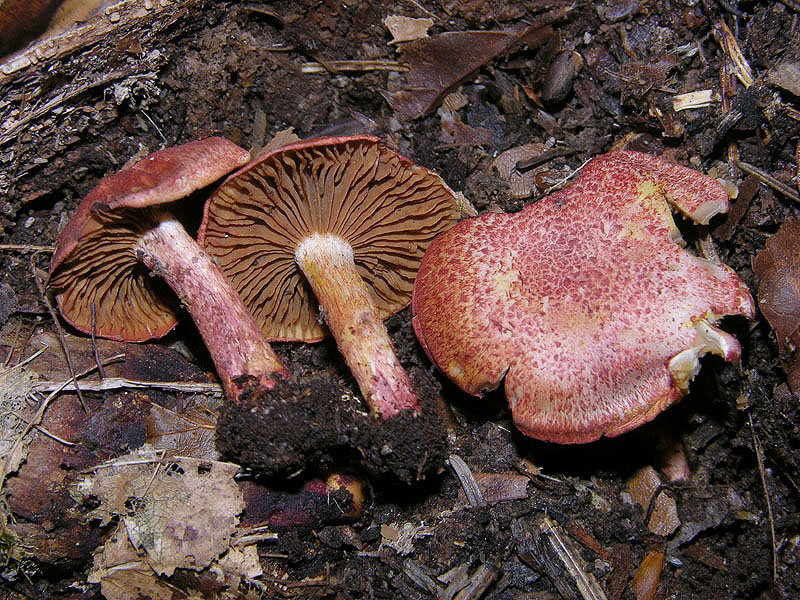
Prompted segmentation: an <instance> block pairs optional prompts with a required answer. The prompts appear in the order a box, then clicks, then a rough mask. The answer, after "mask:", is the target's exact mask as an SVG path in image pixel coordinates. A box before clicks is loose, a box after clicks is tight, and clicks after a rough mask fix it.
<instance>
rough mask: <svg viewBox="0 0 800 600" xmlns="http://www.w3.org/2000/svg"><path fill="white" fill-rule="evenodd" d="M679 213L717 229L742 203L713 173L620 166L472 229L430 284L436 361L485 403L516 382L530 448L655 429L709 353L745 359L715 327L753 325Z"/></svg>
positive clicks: (439, 248) (423, 295)
mask: <svg viewBox="0 0 800 600" xmlns="http://www.w3.org/2000/svg"><path fill="white" fill-rule="evenodd" d="M670 204H671V205H673V206H675V207H676V208H678V209H679V210H680V211H681V212H683V213H685V214H686V215H688V216H689V217H691V218H697V216H698V215H700V217H699V218H701V219H703V220H705V221H707V220H708V219H709V218H710V217H711V216H712V215H713V214H715V213H716V212H719V211H721V210H725V209H726V207H727V197H726V195H725V192H724V190H723V189H722V187H721V186H720V185H719V184H718V183H717V182H715V181H714V180H712V179H710V178H708V177H706V176H704V175H702V174H700V173H697V172H695V171H692V170H690V169H687V168H684V167H680V166H676V165H671V164H669V163H666V162H665V161H662V160H660V159H657V158H655V157H652V156H649V155H646V154H639V153H635V152H628V151H617V152H612V153H609V154H606V155H603V156H600V157H597V158H595V159H594V160H592V161H591V162H590V163H588V164H587V165H586V167H584V169H583V170H582V172H581V174H580V176H579V177H578V179H577V180H576V181H575V182H574V183H573V184H572V185H570V186H568V187H567V188H565V189H563V190H562V191H560V192H556V193H554V194H552V195H550V196H548V197H546V198H544V199H542V200H540V201H539V202H537V203H535V204H532V205H529V206H528V207H526V208H525V209H524V210H522V211H521V212H520V213H517V214H497V213H495V214H486V215H483V216H481V217H478V218H475V219H469V220H467V221H462V222H461V223H459V224H458V225H456V226H455V227H453V228H452V229H450V230H449V231H447V232H446V233H444V234H443V235H441V236H439V237H438V238H437V239H436V240H435V241H434V242H433V243H432V244H431V246H430V247H429V249H428V252H427V253H426V255H425V258H424V259H423V261H422V264H421V266H420V269H419V274H418V276H417V280H416V283H415V286H414V298H413V303H412V311H413V313H414V316H413V318H412V322H413V325H414V330H415V332H416V334H417V336H418V338H419V339H420V341H421V343H422V345H423V348H424V349H425V351H426V352H427V354H428V356H429V357H430V358H431V360H432V361H433V362H434V363H435V364H436V365H437V366H438V367H439V368H440V369H441V370H442V371H444V372H445V373H446V374H447V375H448V376H449V377H450V378H451V379H452V380H453V381H454V382H455V383H456V384H458V385H459V386H460V387H461V388H462V389H464V390H465V391H467V392H469V393H471V394H475V395H481V394H482V393H483V392H484V391H485V390H489V389H494V388H496V387H497V386H498V385H499V384H500V382H501V380H502V379H503V377H505V392H506V396H507V398H508V400H509V404H510V406H511V410H512V414H513V418H514V421H515V424H516V425H517V427H518V428H519V429H520V430H521V431H522V432H523V433H525V434H526V435H529V436H531V437H535V438H538V439H543V440H549V441H556V442H561V443H583V442H589V441H593V440H595V439H597V438H599V437H600V436H602V435H607V436H614V435H619V434H621V433H624V432H625V431H628V430H630V429H633V428H635V427H637V426H639V425H641V424H643V423H644V422H646V421H649V420H651V419H653V418H654V417H655V415H656V414H658V413H659V412H660V411H662V410H663V409H664V408H666V407H667V406H669V405H670V404H672V403H673V402H675V401H676V400H678V399H679V398H680V397H681V396H682V395H683V394H684V393H686V391H687V387H688V382H689V380H690V378H691V377H692V376H693V375H694V374H695V373H696V371H697V369H698V368H699V365H698V362H697V359H698V357H699V356H700V355H701V354H703V353H705V352H706V351H712V352H715V353H718V354H721V355H722V356H723V358H725V360H729V361H734V360H737V359H738V357H739V354H740V346H739V344H738V342H737V341H736V339H735V338H733V336H731V335H729V334H727V333H725V332H723V331H721V330H719V329H717V328H715V327H713V326H712V323H713V322H714V321H715V320H716V319H717V318H718V317H721V316H723V315H729V314H740V315H745V316H752V315H753V311H754V306H753V300H752V298H751V296H750V293H749V291H748V289H747V287H746V286H745V284H744V283H743V282H742V281H741V280H740V279H739V278H738V277H737V276H736V274H735V273H734V272H733V271H732V270H731V269H730V268H728V267H726V266H724V265H721V264H717V263H712V262H710V261H708V260H705V259H702V258H699V257H697V256H694V255H693V254H691V253H690V252H688V251H686V250H685V249H684V248H683V247H682V239H681V238H680V234H679V233H678V231H677V229H676V227H675V224H674V222H673V219H672V214H671V211H670V207H669V205H670Z"/></svg>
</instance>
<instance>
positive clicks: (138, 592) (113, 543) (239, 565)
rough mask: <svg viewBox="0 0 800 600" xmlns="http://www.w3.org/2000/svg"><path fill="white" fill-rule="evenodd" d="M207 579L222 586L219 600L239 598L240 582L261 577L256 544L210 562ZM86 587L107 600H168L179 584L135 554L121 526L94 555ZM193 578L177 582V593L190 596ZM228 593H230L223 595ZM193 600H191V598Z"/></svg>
mask: <svg viewBox="0 0 800 600" xmlns="http://www.w3.org/2000/svg"><path fill="white" fill-rule="evenodd" d="M203 573H204V574H206V575H207V577H210V578H212V579H213V580H214V581H215V582H217V583H219V584H221V585H222V586H224V588H223V589H222V590H221V591H220V592H219V595H218V596H217V597H218V598H228V597H231V598H239V597H240V596H239V595H238V588H239V584H240V583H241V580H242V578H246V579H255V578H256V577H259V576H261V575H262V570H261V565H260V563H259V560H258V549H257V547H256V545H255V544H250V545H247V546H244V547H241V548H229V549H228V551H227V552H226V553H225V554H223V555H222V557H221V558H220V559H219V560H215V561H212V563H211V565H210V566H209V567H208V568H207V569H206V570H205V571H203ZM87 580H88V581H89V583H99V584H100V586H101V590H102V593H103V596H104V597H105V598H106V600H128V599H129V598H148V599H149V600H162V599H164V600H171V599H172V598H174V597H175V596H174V593H175V591H176V588H177V587H178V585H180V584H179V583H178V582H173V581H167V580H165V579H164V578H161V577H159V576H158V575H157V574H156V572H155V571H153V569H152V568H151V566H150V565H149V564H148V561H147V559H146V557H145V556H143V555H140V554H139V553H137V552H136V549H135V548H134V547H133V545H132V544H131V542H130V539H129V538H128V535H127V532H126V530H125V526H124V524H122V523H120V524H119V525H118V526H117V529H116V530H115V531H114V532H113V533H112V534H111V536H110V537H109V539H108V541H107V542H106V543H105V545H104V546H101V547H100V548H98V549H97V551H95V553H94V564H93V565H92V568H91V570H90V571H89V574H88V577H87ZM193 581H194V580H193V579H192V578H184V579H182V580H181V581H180V583H181V584H183V585H180V588H181V589H180V591H181V592H185V593H186V595H187V596H191V591H192V590H190V589H186V588H185V587H184V586H185V585H187V584H188V585H191V583H192V582H193ZM226 592H229V593H226ZM191 597H194V596H191Z"/></svg>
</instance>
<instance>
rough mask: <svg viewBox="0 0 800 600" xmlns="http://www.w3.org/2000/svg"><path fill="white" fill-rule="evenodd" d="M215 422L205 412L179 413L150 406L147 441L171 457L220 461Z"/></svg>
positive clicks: (154, 405)
mask: <svg viewBox="0 0 800 600" xmlns="http://www.w3.org/2000/svg"><path fill="white" fill-rule="evenodd" d="M215 431H216V422H214V421H213V420H211V419H209V418H208V417H207V413H202V414H193V413H187V414H178V413H176V412H175V411H172V410H169V409H167V408H163V407H162V406H159V405H158V404H152V405H151V406H150V414H149V415H148V417H147V442H148V443H149V444H150V445H151V446H152V447H153V448H157V449H160V450H166V451H167V455H168V456H191V457H193V458H203V459H206V460H217V459H218V458H219V452H217V449H216V447H215V446H214V433H215Z"/></svg>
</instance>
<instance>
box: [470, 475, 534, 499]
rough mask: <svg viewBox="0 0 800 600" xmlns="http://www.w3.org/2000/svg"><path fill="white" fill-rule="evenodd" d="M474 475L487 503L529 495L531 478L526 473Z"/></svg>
mask: <svg viewBox="0 0 800 600" xmlns="http://www.w3.org/2000/svg"><path fill="white" fill-rule="evenodd" d="M472 475H473V477H474V478H475V483H477V484H478V489H480V491H481V494H482V495H483V499H484V500H485V501H486V503H487V504H497V503H498V502H508V501H510V500H519V499H521V498H527V497H528V482H530V479H528V478H527V477H526V476H525V475H520V474H518V473H473V474H472ZM459 495H461V493H459Z"/></svg>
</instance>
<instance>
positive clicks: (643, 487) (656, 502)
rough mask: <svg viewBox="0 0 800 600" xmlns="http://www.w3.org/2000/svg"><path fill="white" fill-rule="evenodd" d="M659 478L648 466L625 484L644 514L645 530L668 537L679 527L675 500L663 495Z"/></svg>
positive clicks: (679, 522)
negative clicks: (645, 520)
mask: <svg viewBox="0 0 800 600" xmlns="http://www.w3.org/2000/svg"><path fill="white" fill-rule="evenodd" d="M662 485H663V484H662V482H661V478H660V477H659V476H658V473H656V470H655V469H654V468H653V467H651V466H650V465H648V466H646V467H643V468H641V469H639V470H638V471H636V473H634V475H633V477H631V478H630V479H628V481H627V482H626V488H627V490H628V493H629V494H630V495H631V497H632V498H633V501H634V502H636V503H637V504H638V505H639V506H641V507H642V510H643V511H644V513H645V518H646V519H647V528H648V529H649V530H650V531H652V532H653V533H655V534H657V535H670V534H672V533H673V532H674V531H675V530H676V529H677V528H678V527H680V525H681V521H680V519H679V518H678V507H677V505H676V503H675V499H674V498H672V497H671V496H668V495H667V494H666V493H664V489H663V487H662Z"/></svg>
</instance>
